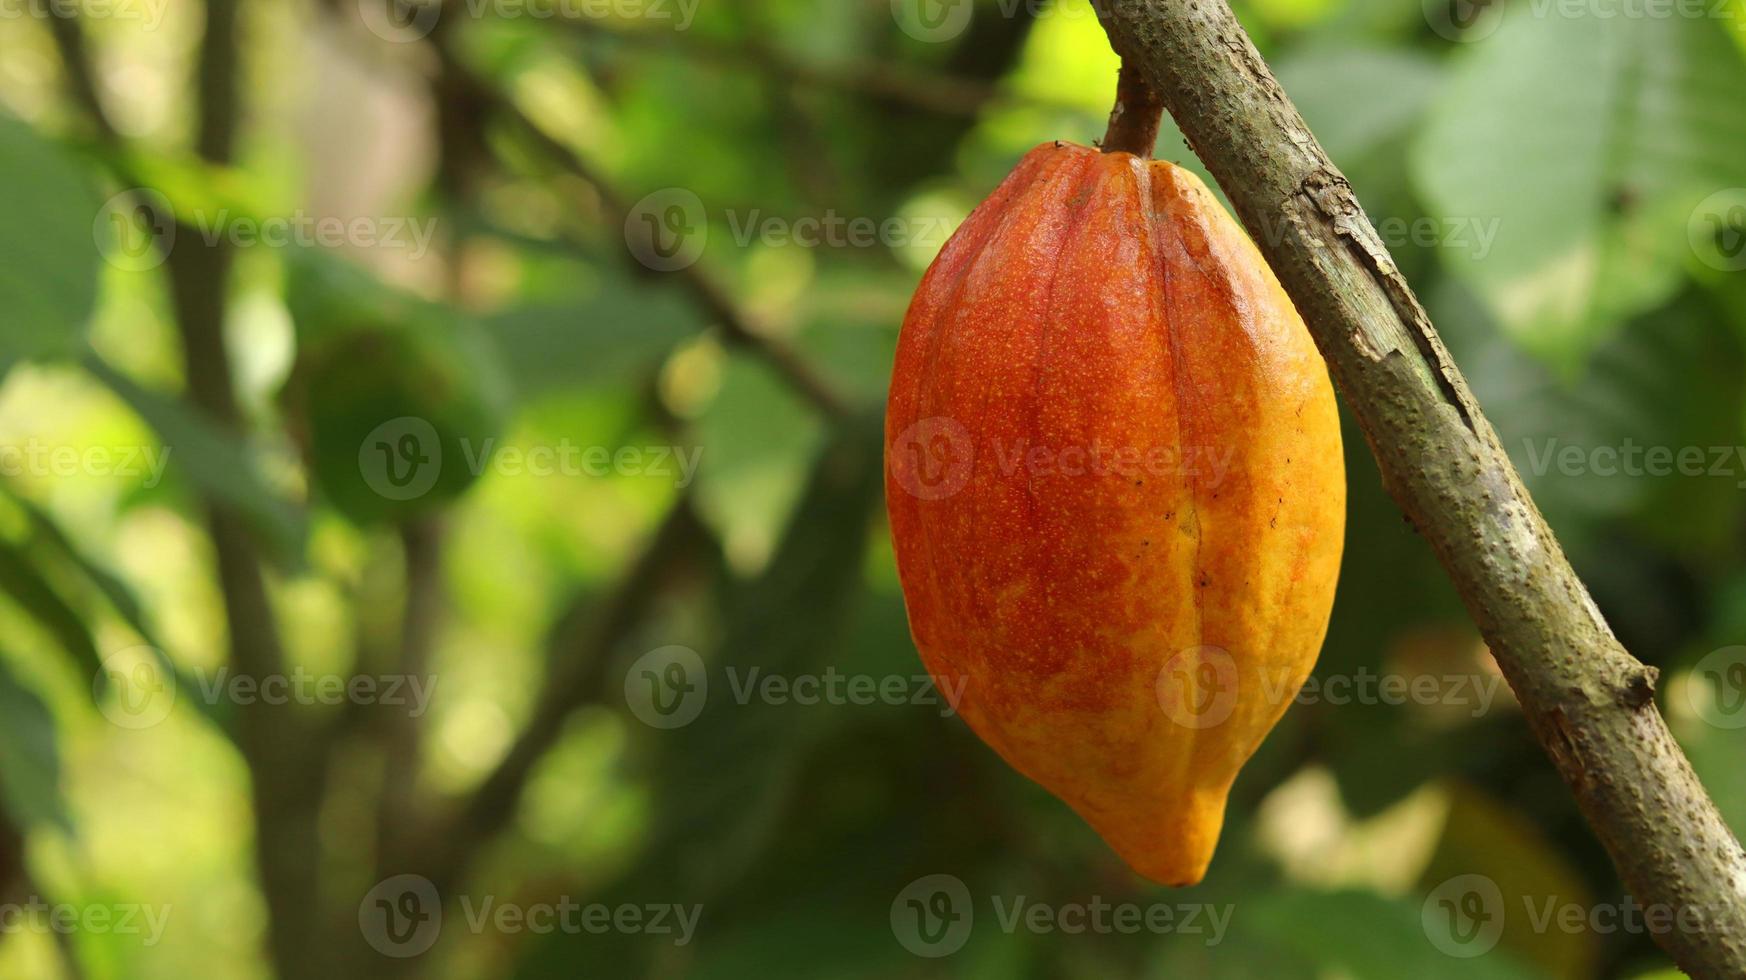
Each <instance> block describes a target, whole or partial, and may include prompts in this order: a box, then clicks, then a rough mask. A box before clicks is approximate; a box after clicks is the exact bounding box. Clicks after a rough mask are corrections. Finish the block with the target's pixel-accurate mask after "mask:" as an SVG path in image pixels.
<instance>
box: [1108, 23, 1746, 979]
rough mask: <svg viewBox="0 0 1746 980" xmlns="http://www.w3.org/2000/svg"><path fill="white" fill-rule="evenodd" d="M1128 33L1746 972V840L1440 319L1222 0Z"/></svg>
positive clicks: (1607, 831)
mask: <svg viewBox="0 0 1746 980" xmlns="http://www.w3.org/2000/svg"><path fill="white" fill-rule="evenodd" d="M1101 7H1102V8H1105V9H1103V17H1104V23H1105V27H1106V28H1107V30H1108V31H1109V34H1110V40H1111V44H1112V46H1113V47H1114V48H1115V49H1116V51H1117V52H1118V53H1119V54H1121V55H1122V56H1123V58H1124V62H1131V63H1133V64H1135V65H1137V66H1138V67H1139V69H1140V70H1141V72H1142V74H1143V76H1144V78H1145V80H1146V81H1147V82H1148V83H1149V84H1150V85H1151V86H1152V88H1153V89H1154V90H1156V91H1157V92H1158V94H1159V95H1160V96H1161V97H1162V98H1163V100H1164V104H1165V106H1166V107H1167V108H1168V109H1169V110H1170V113H1171V114H1172V116H1173V117H1174V118H1175V120H1176V122H1177V125H1178V126H1179V127H1180V128H1181V130H1182V132H1183V133H1184V134H1185V135H1186V136H1187V137H1188V140H1189V144H1190V146H1191V147H1192V148H1193V149H1194V151H1195V153H1196V154H1197V155H1198V156H1199V157H1200V158H1201V160H1202V161H1203V162H1205V164H1206V166H1207V169H1208V170H1209V171H1211V172H1212V174H1213V176H1214V177H1215V178H1216V179H1217V180H1218V182H1219V185H1220V186H1221V187H1222V188H1223V189H1224V191H1225V194H1226V196H1227V197H1228V198H1229V199H1230V200H1231V202H1232V204H1233V205H1234V206H1235V207H1236V210H1237V214H1238V217H1239V218H1241V220H1242V222H1243V224H1244V226H1245V227H1246V228H1248V230H1249V234H1250V235H1251V236H1252V237H1253V238H1254V239H1255V241H1256V243H1257V244H1258V245H1259V246H1260V248H1261V251H1262V253H1263V254H1264V255H1265V256H1266V257H1267V260H1268V262H1269V263H1270V264H1271V265H1272V267H1273V270H1274V272H1275V273H1276V274H1277V275H1278V277H1279V280H1280V282H1281V283H1282V284H1283V285H1284V287H1285V290H1286V292H1287V293H1289V294H1290V296H1291V298H1292V301H1293V302H1294V303H1296V305H1297V308H1298V310H1299V312H1301V313H1302V314H1303V318H1304V321H1305V322H1306V323H1307V324H1308V325H1309V328H1310V332H1311V333H1312V334H1313V335H1314V336H1315V340H1316V344H1317V346H1318V347H1320V349H1321V351H1322V354H1323V356H1324V357H1325V358H1326V359H1327V362H1328V367H1329V370H1330V372H1331V373H1332V375H1333V378H1334V381H1335V383H1336V384H1337V385H1338V386H1339V388H1340V391H1341V394H1342V395H1343V396H1344V398H1345V400H1346V403H1347V405H1348V406H1349V407H1350V408H1351V409H1352V412H1353V415H1354V416H1356V418H1357V420H1358V423H1359V425H1360V426H1361V427H1362V428H1363V430H1364V434H1365V438H1366V439H1367V441H1368V442H1369V444H1370V447H1371V451H1372V452H1373V453H1374V454H1375V455H1376V460H1377V464H1378V466H1379V467H1380V469H1381V471H1382V476H1383V480H1384V482H1385V484H1386V485H1387V488H1388V490H1389V493H1390V494H1391V495H1392V496H1393V497H1394V499H1395V501H1396V502H1397V503H1398V504H1399V505H1400V507H1401V509H1402V510H1404V511H1405V512H1406V515H1407V517H1408V518H1409V519H1410V520H1411V521H1412V522H1413V524H1414V526H1415V527H1417V529H1418V530H1419V533H1420V534H1422V535H1423V536H1424V537H1425V539H1426V540H1427V541H1428V542H1430V544H1431V547H1432V548H1433V549H1434V550H1435V552H1436V554H1437V557H1438V559H1439V560H1440V561H1441V562H1442V564H1443V567H1444V568H1445V570H1447V572H1448V573H1449V576H1450V578H1451V579H1452V580H1453V581H1454V583H1455V586H1456V589H1457V590H1458V591H1459V593H1460V595H1461V598H1462V601H1463V602H1464V603H1465V604H1466V606H1467V610H1468V612H1469V614H1470V615H1471V616H1472V617H1473V620H1474V622H1475V623H1477V624H1478V626H1479V628H1480V630H1481V632H1482V633H1483V634H1484V636H1485V639H1486V642H1487V643H1488V644H1490V646H1491V650H1492V652H1493V655H1494V656H1495V657H1496V658H1497V662H1498V665H1499V666H1500V667H1501V668H1502V670H1503V673H1504V676H1505V677H1506V678H1507V679H1508V680H1509V682H1510V686H1511V687H1512V688H1513V689H1514V690H1515V692H1516V695H1517V697H1518V698H1519V699H1520V701H1521V703H1522V707H1523V709H1524V711H1525V713H1526V715H1527V717H1528V719H1529V722H1530V724H1531V725H1532V728H1533V731H1534V734H1535V736H1536V738H1537V739H1538V740H1539V742H1540V744H1541V745H1542V746H1543V747H1544V748H1545V750H1546V752H1547V754H1548V755H1549V756H1550V757H1551V759H1552V762H1553V764H1554V765H1555V766H1556V767H1557V769H1558V771H1559V773H1560V774H1561V775H1562V776H1563V777H1564V780H1565V782H1566V783H1568V784H1569V786H1570V789H1571V792H1572V793H1573V794H1574V795H1575V797H1576V801H1577V803H1578V805H1579V806H1580V807H1581V809H1582V812H1583V814H1584V816H1585V817H1586V818H1587V820H1588V822H1589V824H1590V825H1591V826H1592V827H1593V828H1594V830H1595V833H1596V834H1597V836H1599V838H1600V840H1601V842H1602V844H1604V845H1605V847H1606V849H1607V851H1608V853H1609V854H1610V855H1611V856H1612V859H1613V862H1614V864H1615V865H1616V866H1617V867H1618V870H1619V874H1620V875H1621V877H1622V878H1623V879H1624V881H1625V884H1626V885H1627V886H1628V887H1629V888H1630V890H1631V892H1632V894H1633V895H1634V896H1635V898H1636V899H1637V901H1638V902H1640V903H1642V904H1644V905H1646V906H1653V905H1656V904H1660V905H1664V906H1667V907H1668V908H1670V909H1672V910H1676V911H1681V912H1684V910H1687V909H1689V910H1691V911H1690V912H1688V913H1685V915H1687V916H1690V915H1695V916H1698V918H1697V919H1696V920H1695V921H1696V922H1698V923H1700V924H1699V925H1698V927H1696V928H1688V927H1686V923H1688V922H1690V921H1693V920H1690V919H1688V918H1685V917H1683V916H1682V918H1681V919H1680V920H1679V922H1680V923H1681V924H1680V925H1677V926H1676V927H1675V928H1673V929H1672V930H1669V931H1664V932H1658V933H1656V934H1655V936H1654V938H1655V940H1656V941H1657V942H1658V943H1659V944H1660V945H1661V946H1662V948H1663V949H1665V950H1666V951H1667V952H1668V953H1669V954H1670V955H1671V956H1672V957H1673V959H1674V961H1675V962H1676V963H1678V964H1679V966H1680V967H1681V968H1682V969H1684V970H1685V971H1686V972H1687V973H1690V974H1691V975H1692V976H1695V977H1740V976H1746V851H1742V849H1741V847H1740V844H1739V842H1738V841H1736V840H1735V838H1734V835H1733V834H1732V833H1731V832H1730V831H1729V829H1728V827H1727V825H1726V824H1725V823H1724V822H1723V820H1722V817H1721V815H1720V813H1718V811H1717V810H1716V807H1715V804H1714V803H1712V802H1711V801H1710V799H1709V797H1708V796H1707V795H1706V793H1705V792H1704V788H1703V786H1702V785H1701V784H1700V783H1699V782H1698V779H1697V776H1696V775H1695V774H1694V773H1693V772H1692V769H1691V766H1690V764H1689V763H1688V762H1687V761H1686V758H1685V756H1684V754H1683V753H1682V752H1681V751H1680V748H1679V745H1678V744H1677V743H1676V742H1675V741H1674V739H1673V736H1672V734H1671V733H1670V732H1669V731H1668V729H1667V725H1666V723H1665V722H1664V721H1663V720H1662V718H1661V715H1660V713H1659V712H1658V711H1657V710H1656V707H1655V701H1654V685H1655V679H1656V672H1655V670H1654V669H1653V668H1651V667H1647V666H1644V665H1643V664H1641V663H1639V662H1638V661H1637V660H1636V659H1635V658H1633V657H1632V656H1631V655H1630V654H1629V653H1628V652H1626V651H1625V649H1624V647H1623V646H1621V645H1620V643H1619V641H1618V640H1617V639H1616V638H1615V637H1614V636H1613V633H1612V630H1611V629H1609V628H1608V626H1607V624H1606V622H1605V620H1603V619H1602V617H1601V615H1600V611H1599V610H1598V609H1597V608H1596V607H1595V604H1594V602H1593V600H1592V599H1591V598H1590V597H1589V595H1588V592H1587V590H1586V589H1584V587H1583V585H1582V583H1581V581H1579V580H1578V579H1577V576H1576V573H1575V571H1574V570H1573V569H1572V568H1571V566H1570V563H1569V561H1568V560H1567V559H1566V558H1565V557H1564V553H1563V551H1562V550H1561V549H1560V548H1559V546H1558V542H1557V540H1556V539H1555V538H1554V537H1553V535H1552V532H1551V530H1550V528H1548V527H1547V525H1546V522H1545V520H1544V518H1542V517H1541V516H1540V512H1539V510H1538V509H1537V508H1536V507H1535V506H1534V503H1533V501H1532V500H1531V499H1530V498H1529V496H1528V493H1527V491H1526V489H1525V488H1524V487H1523V485H1522V481H1521V478H1520V476H1519V475H1518V474H1517V473H1516V471H1515V469H1514V467H1513V466H1512V465H1511V463H1510V460H1509V457H1508V455H1507V454H1506V453H1505V452H1504V450H1503V447H1502V445H1501V444H1500V443H1499V442H1498V438H1497V434H1496V432H1494V431H1493V429H1492V427H1491V424H1490V423H1489V422H1488V421H1487V420H1486V418H1485V416H1484V414H1483V413H1482V412H1481V411H1480V409H1479V405H1478V404H1477V403H1476V402H1475V401H1474V398H1473V395H1472V393H1471V392H1470V391H1469V390H1468V387H1467V383H1466V381H1465V380H1464V379H1463V378H1462V376H1461V373H1460V372H1459V371H1458V370H1456V368H1455V365H1454V363H1453V362H1452V361H1451V360H1450V358H1449V354H1448V352H1447V351H1446V350H1445V349H1444V347H1443V344H1442V342H1441V341H1440V340H1439V339H1438V337H1437V333H1436V331H1435V329H1434V328H1433V327H1432V325H1431V322H1430V318H1429V317H1428V316H1427V315H1426V314H1425V311H1424V309H1423V307H1421V306H1420V305H1419V302H1418V299H1417V298H1416V297H1415V296H1414V295H1413V292H1412V290H1411V288H1409V287H1408V285H1407V283H1406V280H1405V278H1404V277H1403V276H1402V275H1401V273H1400V270H1399V269H1398V268H1397V267H1396V266H1395V264H1394V260H1393V259H1392V258H1391V257H1390V256H1389V254H1388V250H1387V249H1386V248H1385V247H1384V246H1383V244H1382V241H1381V239H1380V238H1379V237H1378V235H1377V233H1376V230H1375V229H1374V228H1373V227H1371V224H1370V221H1369V219H1368V218H1367V217H1366V216H1365V214H1364V212H1363V210H1362V209H1361V208H1360V207H1359V206H1358V200H1357V198H1356V197H1355V196H1354V195H1353V193H1352V188H1351V185H1350V184H1349V183H1348V182H1347V180H1346V178H1345V176H1344V175H1342V174H1341V173H1340V171H1339V170H1337V169H1336V168H1335V167H1334V165H1333V164H1332V163H1331V162H1330V161H1329V160H1328V157H1327V154H1326V153H1324V152H1323V151H1322V148H1321V146H1320V145H1319V144H1318V143H1317V142H1316V139H1315V136H1314V135H1313V134H1312V133H1311V132H1310V131H1309V128H1308V127H1307V126H1306V125H1305V124H1304V121H1303V118H1302V117H1301V116H1300V115H1299V114H1298V112H1297V110H1296V108H1295V107H1293V106H1292V104H1291V101H1290V100H1289V99H1288V98H1287V97H1286V95H1285V92H1284V91H1283V90H1282V89H1281V88H1280V86H1279V83H1278V82H1277V81H1276V80H1275V79H1274V77H1273V75H1272V73H1271V72H1270V71H1269V70H1268V68H1267V66H1266V64H1265V63H1264V62H1263V61H1262V59H1261V56H1260V55H1259V54H1258V53H1257V52H1256V50H1255V46H1254V45H1253V43H1251V41H1250V40H1249V37H1248V35H1247V34H1246V33H1244V31H1243V28H1242V26H1241V25H1240V24H1239V23H1238V22H1237V20H1236V18H1235V16H1233V15H1232V13H1231V10H1230V8H1229V7H1228V6H1227V5H1226V3H1225V0H1104V2H1103V3H1102V4H1101Z"/></svg>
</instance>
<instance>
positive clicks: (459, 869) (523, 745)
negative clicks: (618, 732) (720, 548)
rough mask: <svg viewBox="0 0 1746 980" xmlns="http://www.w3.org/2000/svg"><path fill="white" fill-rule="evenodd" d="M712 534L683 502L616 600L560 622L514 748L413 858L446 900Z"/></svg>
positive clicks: (621, 584) (580, 608)
mask: <svg viewBox="0 0 1746 980" xmlns="http://www.w3.org/2000/svg"><path fill="white" fill-rule="evenodd" d="M707 533H708V532H707V531H706V530H705V529H704V527H703V525H702V524H701V523H700V522H699V520H698V517H697V513H696V511H695V510H694V509H693V508H692V503H691V499H690V498H689V497H688V496H683V495H682V496H680V497H679V498H678V499H677V500H675V501H674V502H673V505H672V507H671V509H669V510H668V512H667V516H666V517H665V519H663V520H662V522H661V525H660V527H659V528H658V529H656V531H655V533H654V536H653V538H652V539H651V540H650V542H649V544H648V546H647V547H646V548H645V549H644V551H643V553H642V555H641V556H640V557H638V558H637V560H636V561H635V562H634V563H632V565H631V566H630V568H629V569H627V570H626V571H625V572H624V574H623V576H622V577H621V578H620V579H619V581H618V582H617V584H616V585H615V586H614V587H613V590H612V592H611V594H610V595H608V596H606V597H605V598H604V600H603V601H602V602H601V603H600V605H599V606H594V605H593V604H592V603H588V604H586V605H580V604H579V605H577V606H575V607H572V608H571V609H569V610H567V611H566V612H565V614H564V615H563V616H562V617H560V618H559V621H558V624H557V626H556V628H555V629H554V632H553V636H552V641H551V642H552V646H553V650H552V656H551V658H550V664H551V666H550V668H549V676H548V677H547V679H546V684H545V686H544V688H543V689H542V691H541V696H540V700H539V702H538V703H537V704H536V705H535V706H534V710H533V714H532V716H531V717H530V718H529V720H528V723H527V725H526V726H525V727H524V728H523V729H522V731H521V734H520V735H519V736H517V738H516V741H515V744H514V745H512V746H511V747H510V749H509V752H508V753H507V754H505V756H504V758H503V760H502V761H501V762H500V763H498V765H497V768H496V769H494V770H493V771H492V772H491V773H490V775H488V776H487V777H486V778H485V780H484V781H483V782H482V783H481V784H480V785H479V787H478V789H476V790H475V791H474V792H473V793H472V795H471V796H470V797H468V798H467V800H466V801H465V802H464V803H463V804H462V805H461V808H460V811H459V813H458V815H457V816H456V818H455V820H454V821H453V823H452V824H451V825H450V826H448V827H447V828H446V829H445V832H444V833H442V834H441V835H440V840H441V842H442V843H441V846H440V847H433V848H431V852H432V853H429V854H426V855H409V856H408V857H409V859H410V860H411V861H412V862H415V863H416V862H421V861H422V862H425V863H426V866H427V867H428V869H429V870H428V877H429V878H430V880H431V881H432V882H434V883H435V884H436V886H437V890H438V892H439V893H440V894H443V895H449V894H451V893H452V892H453V890H454V889H453V886H454V885H456V884H458V883H459V882H460V881H461V880H462V879H463V878H464V876H465V874H466V872H467V869H468V868H469V867H470V866H471V864H472V862H473V859H474V858H475V857H476V856H477V855H478V852H479V851H480V849H481V848H483V847H484V846H485V845H486V844H488V843H489V842H490V841H491V840H492V839H493V838H495V837H496V836H497V834H498V832H500V831H501V830H502V829H503V828H504V827H505V826H506V825H507V824H508V823H509V821H510V819H511V818H512V817H514V816H515V812H516V808H517V807H518V806H519V805H520V802H521V797H522V793H523V791H525V790H526V789H527V784H528V781H529V780H530V779H531V778H532V776H533V772H534V769H535V767H536V766H537V765H538V763H539V761H540V760H541V759H543V758H544V757H545V755H546V752H547V751H548V750H550V749H551V747H552V746H553V745H555V744H557V742H558V739H559V737H560V736H562V735H563V733H564V723H565V722H566V721H567V720H568V719H569V717H570V714H571V712H573V711H575V710H576V709H577V708H579V707H581V706H582V705H585V704H590V703H593V702H596V701H599V700H600V699H601V697H602V696H603V695H604V694H605V691H606V685H607V681H608V669H609V667H610V659H611V654H612V652H613V648H614V647H616V646H617V644H618V643H619V642H620V641H622V640H623V638H624V637H625V636H626V634H628V633H629V632H630V631H631V629H633V628H634V627H635V626H636V625H637V623H638V622H639V621H641V620H642V618H643V616H644V615H645V614H646V613H647V611H648V608H649V606H650V605H651V604H652V603H653V602H654V601H655V600H656V599H657V598H659V596H660V595H661V591H662V590H661V583H662V581H663V580H664V579H666V578H667V576H668V575H669V574H670V573H671V571H672V570H673V568H674V567H675V566H676V565H677V564H678V563H680V562H681V561H682V560H684V559H685V558H686V557H687V556H689V555H691V554H694V553H695V551H696V545H697V544H698V543H699V542H700V541H702V540H706V537H707Z"/></svg>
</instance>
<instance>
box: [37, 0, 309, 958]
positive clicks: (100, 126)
mask: <svg viewBox="0 0 1746 980" xmlns="http://www.w3.org/2000/svg"><path fill="white" fill-rule="evenodd" d="M204 15H205V23H204V33H203V36H202V40H201V43H200V47H199V50H198V53H197V66H196V71H195V86H196V95H197V99H196V106H195V118H196V122H195V149H196V152H197V153H198V154H199V156H200V157H201V159H202V160H204V161H206V162H208V163H212V164H220V165H224V164H229V163H230V162H231V161H232V158H233V154H234V143H235V136H236V121H237V106H238V98H239V96H238V84H237V80H238V68H239V66H238V62H237V49H238V44H237V38H236V27H237V6H236V0H207V3H206V4H205V12H204ZM50 19H51V20H52V21H53V22H54V33H55V40H56V46H57V48H58V50H59V51H60V53H61V55H62V58H63V60H64V69H65V71H66V73H67V77H68V80H69V85H70V87H71V88H72V94H73V97H74V100H75V101H76V102H77V103H78V104H79V105H80V106H81V107H82V108H83V109H84V110H85V111H86V113H87V115H88V116H89V117H90V120H91V122H92V125H93V126H94V127H95V128H96V130H97V131H98V133H99V134H100V136H101V137H102V139H103V140H104V141H105V143H106V144H107V145H108V146H109V148H110V149H112V150H115V151H118V152H121V151H125V149H126V148H125V146H124V145H123V144H124V141H123V140H122V138H121V136H120V134H119V132H118V130H117V129H116V127H115V126H114V125H113V123H112V121H111V119H110V117H109V115H108V113H107V112H106V111H105V110H104V107H103V102H102V97H101V95H100V94H99V91H98V89H97V86H96V85H95V83H94V80H93V76H92V72H91V68H90V64H89V60H88V52H87V49H86V44H85V41H84V37H83V32H82V30H81V28H80V25H79V22H78V21H77V20H75V19H73V18H70V17H54V18H50ZM186 230H188V231H189V233H188V234H185V235H182V236H180V238H181V240H182V241H183V243H184V244H183V246H182V247H180V248H174V249H171V250H170V252H169V254H168V256H167V257H166V262H165V265H166V270H167V272H168V274H169V280H170V298H171V303H172V306H173V307H174V310H175V315H176V326H177V328H178V330H179V332H180V334H181V338H182V354H183V367H184V373H185V375H186V380H187V385H188V398H189V400H190V401H191V402H192V403H193V404H194V405H195V407H197V408H199V409H200V410H201V411H202V412H203V413H205V414H206V415H207V416H208V417H209V418H211V419H212V420H213V421H214V422H216V423H218V424H219V425H221V426H224V427H226V428H228V429H232V430H234V431H238V432H240V431H241V430H242V428H243V424H244V423H243V418H242V413H241V411H240V409H239V407H238V405H237V400H236V388H235V384H234V382H233V380H232V371H231V359H230V351H229V349H228V345H227V344H226V341H225V336H224V323H225V310H226V306H227V290H228V284H229V279H230V270H231V264H232V258H233V256H232V254H231V250H230V249H229V248H228V247H227V245H226V244H225V243H224V242H222V241H218V242H213V243H210V244H208V243H205V242H202V241H201V240H200V236H198V235H196V234H194V233H193V232H192V229H186ZM204 506H205V509H206V524H207V530H208V533H209V535H210V537H211V539H212V546H213V555H214V560H215V564H216V565H217V571H218V581H219V588H220V594H221V597H222V599H223V603H224V613H225V623H226V628H227V631H228V634H229V637H228V646H229V658H230V663H231V665H232V666H233V668H234V669H235V670H236V671H237V673H238V674H239V675H241V676H249V677H256V678H266V677H273V676H282V675H283V674H284V669H285V668H284V663H285V658H284V651H283V649H282V647H281V643H280V634H279V629H278V623H277V621H276V616H275V615H274V612H273V609H272V603H271V600H270V599H269V597H268V595H267V585H266V579H265V574H264V571H263V562H262V558H261V554H260V551H259V549H258V548H257V546H256V543H255V541H254V537H253V532H252V530H251V529H250V527H249V525H248V521H247V519H246V518H245V517H244V516H243V515H242V514H241V513H239V512H238V511H236V510H235V508H233V507H231V506H229V505H227V504H225V503H224V502H222V501H219V500H212V499H208V500H206V501H204ZM307 734H308V733H307V732H306V731H305V726H304V725H303V724H302V723H301V719H300V718H299V717H298V716H297V715H296V714H295V713H294V712H292V711H289V710H286V708H285V707H283V706H277V705H269V704H266V703H264V702H256V703H253V704H244V705H240V706H239V710H238V724H237V739H238V744H239V745H240V746H241V748H242V752H243V756H244V758H245V759H246V760H247V762H248V764H249V770H250V786H251V789H252V792H253V802H254V818H255V834H256V841H255V853H256V861H257V865H258V867H259V869H260V874H261V884H262V890H263V892H264V897H265V898H266V903H267V910H268V924H267V932H268V937H269V945H270V947H271V954H272V958H273V962H274V964H275V966H276V968H277V971H278V975H279V976H280V977H281V978H284V980H298V978H304V977H315V976H320V975H321V970H320V968H319V967H318V966H316V965H315V964H316V962H317V960H318V956H317V955H316V954H317V953H318V951H316V950H312V948H311V943H310V942H309V941H308V940H309V937H310V935H311V932H310V930H311V929H312V927H313V922H314V918H315V915H316V908H317V899H318V890H317V887H316V882H317V878H316V870H315V869H316V867H317V866H318V864H319V862H318V861H317V860H316V857H315V856H316V855H317V854H318V853H319V850H320V848H319V844H320V841H319V837H318V834H317V826H316V823H317V814H318V810H319V807H320V800H321V796H322V790H323V783H324V778H325V772H326V767H325V764H324V757H323V756H322V755H321V753H312V752H309V751H307V749H306V747H307V745H308V744H309V742H308V740H307V738H306V736H307Z"/></svg>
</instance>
